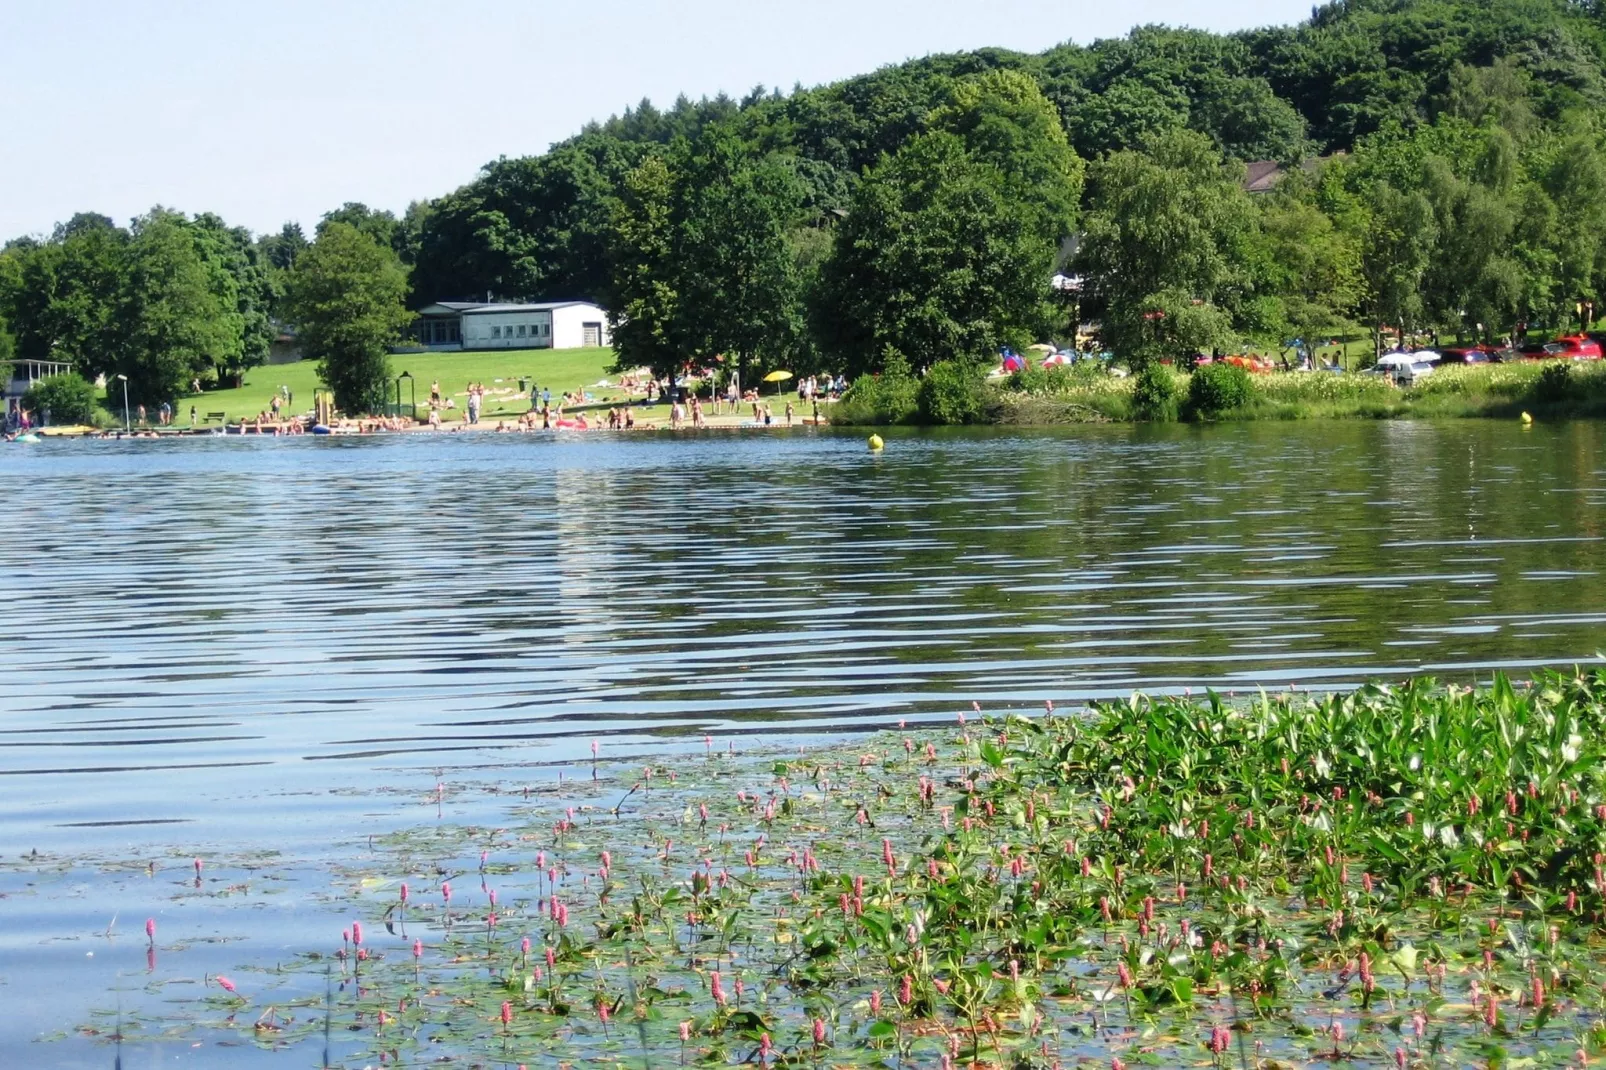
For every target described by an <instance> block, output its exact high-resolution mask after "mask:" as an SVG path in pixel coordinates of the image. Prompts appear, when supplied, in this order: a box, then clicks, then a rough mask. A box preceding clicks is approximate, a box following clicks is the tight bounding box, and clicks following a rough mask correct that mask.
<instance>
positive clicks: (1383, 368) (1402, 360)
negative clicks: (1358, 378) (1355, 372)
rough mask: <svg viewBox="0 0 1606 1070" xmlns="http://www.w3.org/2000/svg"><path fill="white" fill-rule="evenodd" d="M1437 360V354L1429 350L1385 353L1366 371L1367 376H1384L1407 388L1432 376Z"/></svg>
mask: <svg viewBox="0 0 1606 1070" xmlns="http://www.w3.org/2000/svg"><path fill="white" fill-rule="evenodd" d="M1438 360H1439V354H1438V353H1435V352H1434V351H1433V350H1431V349H1422V350H1418V351H1417V352H1415V353H1385V354H1383V355H1382V356H1381V357H1379V358H1378V359H1377V363H1376V364H1374V365H1373V366H1372V367H1371V368H1370V369H1368V371H1367V374H1369V375H1386V376H1388V377H1389V378H1391V379H1393V380H1394V381H1395V382H1396V383H1399V384H1400V385H1401V386H1407V385H1409V384H1411V383H1414V382H1416V381H1417V380H1418V379H1425V378H1427V377H1428V376H1429V375H1432V374H1433V365H1434V364H1435V363H1436V362H1437V361H1438Z"/></svg>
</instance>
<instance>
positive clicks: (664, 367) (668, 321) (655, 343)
mask: <svg viewBox="0 0 1606 1070" xmlns="http://www.w3.org/2000/svg"><path fill="white" fill-rule="evenodd" d="M674 197H675V185H674V175H673V173H672V172H671V170H670V165H669V163H668V162H667V161H666V160H665V158H664V157H663V156H662V155H653V156H649V157H647V159H645V160H644V161H642V163H641V166H639V167H637V168H636V169H635V170H634V171H632V172H630V174H629V175H627V176H625V180H624V183H623V185H622V187H621V189H620V191H619V198H618V200H617V201H616V202H615V205H614V209H613V214H612V218H611V220H610V222H611V234H610V239H609V268H610V275H611V279H610V286H609V291H610V292H609V304H610V307H611V308H612V310H613V311H612V314H611V319H612V334H613V347H614V350H615V352H616V353H617V354H618V360H617V362H616V364H617V368H618V370H620V371H627V370H631V369H634V368H640V367H646V368H651V369H652V371H653V374H654V375H655V376H660V377H661V376H667V375H672V374H673V373H674V372H675V371H676V370H677V369H678V368H679V366H680V364H681V361H682V360H683V357H682V355H681V349H682V347H681V344H680V341H679V339H678V338H677V336H676V333H675V328H676V322H677V307H678V303H679V295H678V293H677V292H676V280H677V261H676V259H675V253H674V249H675V228H674V219H673V217H672V212H673V208H674Z"/></svg>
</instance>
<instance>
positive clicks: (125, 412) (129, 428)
mask: <svg viewBox="0 0 1606 1070" xmlns="http://www.w3.org/2000/svg"><path fill="white" fill-rule="evenodd" d="M117 378H119V379H121V380H122V381H123V430H124V431H127V432H129V433H132V432H133V430H134V425H133V424H131V423H129V421H128V376H126V375H123V374H122V373H121V372H119V373H118V375H117Z"/></svg>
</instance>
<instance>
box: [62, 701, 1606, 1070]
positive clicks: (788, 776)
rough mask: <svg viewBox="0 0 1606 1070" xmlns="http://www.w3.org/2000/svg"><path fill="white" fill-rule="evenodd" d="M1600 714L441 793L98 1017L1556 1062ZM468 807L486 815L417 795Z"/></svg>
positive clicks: (705, 1053) (1586, 884) (244, 1027)
mask: <svg viewBox="0 0 1606 1070" xmlns="http://www.w3.org/2000/svg"><path fill="white" fill-rule="evenodd" d="M1603 729H1606V673H1597V674H1593V675H1583V676H1547V677H1544V678H1541V679H1538V680H1536V681H1534V682H1533V683H1532V684H1531V685H1525V686H1515V687H1514V686H1512V685H1511V684H1508V683H1507V682H1506V681H1505V680H1503V679H1496V680H1495V681H1494V682H1493V684H1492V685H1491V686H1489V687H1488V688H1486V689H1482V690H1478V691H1468V690H1457V689H1438V688H1435V687H1434V686H1433V685H1432V684H1431V683H1428V682H1418V683H1412V684H1408V685H1404V686H1402V687H1400V688H1395V689H1390V688H1380V687H1379V688H1368V689H1365V690H1362V691H1360V692H1358V693H1353V694H1348V695H1343V696H1331V697H1315V696H1306V695H1290V696H1262V697H1257V698H1255V699H1254V700H1252V701H1248V702H1244V701H1241V700H1240V701H1237V702H1234V701H1231V700H1228V699H1224V698H1221V697H1218V696H1215V695H1209V696H1206V697H1205V698H1204V699H1202V700H1195V699H1175V700H1173V699H1153V700H1151V699H1147V698H1143V697H1134V698H1133V699H1131V700H1130V701H1128V702H1124V703H1120V704H1117V705H1110V706H1102V707H1098V708H1095V709H1092V710H1090V711H1076V712H1075V713H1070V712H1055V711H1053V710H1052V708H1051V707H1049V708H1045V709H1044V710H1041V711H1033V712H1032V715H1031V716H1021V715H1015V714H1010V715H993V714H991V713H989V712H988V711H979V710H972V711H966V712H965V713H964V714H960V715H957V716H956V717H955V718H954V721H953V722H952V723H950V724H947V725H944V726H941V727H937V728H933V727H931V726H929V725H928V726H923V727H919V728H916V727H912V726H911V727H909V728H907V729H904V728H902V727H899V728H897V729H893V728H891V727H889V729H888V730H887V731H885V732H882V733H880V734H877V735H874V736H867V737H863V738H860V739H857V740H852V741H849V742H845V743H840V744H835V745H832V746H829V747H822V748H818V749H815V748H807V749H804V750H803V751H802V752H799V751H798V749H797V748H796V747H795V746H794V747H793V748H792V749H790V750H788V751H779V750H777V751H773V752H770V753H766V754H763V755H753V754H750V753H749V754H745V755H744V754H739V753H737V748H736V747H735V745H734V744H733V743H731V742H727V741H725V740H713V739H710V740H708V741H707V743H706V744H705V746H704V747H702V748H698V749H695V750H694V751H693V752H692V753H690V754H684V753H683V754H679V755H676V756H674V757H666V758H664V759H663V760H662V761H657V760H654V764H652V765H651V766H650V767H649V766H644V765H640V764H635V763H628V764H627V763H622V762H621V763H611V762H609V761H607V760H605V756H604V759H599V761H598V762H597V764H596V765H595V766H594V767H590V768H581V769H577V770H575V776H576V777H577V779H565V780H563V781H562V782H561V783H560V782H556V781H542V782H541V783H540V784H539V785H536V784H533V783H532V785H531V786H530V788H528V789H525V788H523V787H522V786H520V785H510V784H507V783H501V784H480V785H467V784H451V783H442V784H441V785H440V786H439V787H438V788H436V790H435V791H434V792H430V793H428V794H427V795H421V797H420V798H419V799H418V806H419V810H420V820H419V822H418V823H417V824H416V825H413V826H410V827H407V828H405V829H401V830H398V831H396V832H395V833H394V834H393V835H391V836H388V837H383V838H376V839H375V840H374V841H372V842H371V843H364V844H362V845H361V847H360V850H359V849H358V847H357V846H356V845H354V846H353V851H352V854H353V857H354V858H356V859H360V860H358V861H353V862H351V863H350V864H349V865H346V866H343V867H340V868H339V869H338V871H336V872H333V873H330V874H328V891H327V894H328V895H329V896H331V897H333V898H334V899H335V900H336V901H338V902H341V903H343V905H344V908H345V912H346V914H348V915H349V919H350V920H349V923H346V924H344V925H343V926H341V927H340V928H335V927H331V930H330V931H329V932H328V934H327V938H326V939H323V940H322V941H321V943H318V944H317V945H316V946H309V947H306V948H304V949H301V951H300V953H299V954H297V955H292V956H288V957H286V958H285V959H284V960H282V961H279V962H274V963H264V962H261V961H257V962H244V963H242V964H241V965H240V967H239V969H237V970H235V971H233V972H232V973H231V975H229V976H227V977H210V978H206V979H204V980H205V984H204V985H191V986H189V987H188V988H187V989H185V990H183V991H175V992H168V993H166V994H165V995H164V997H163V998H162V999H160V1000H156V1001H148V1002H147V1003H146V1004H145V1005H144V1006H143V1007H142V1009H141V1010H140V1011H139V1012H138V1013H137V1014H135V1013H128V1012H122V1013H119V1012H117V1011H116V1010H114V1009H113V1008H112V1007H110V1006H108V1008H107V1010H106V1011H105V1013H104V1014H102V1015H97V1017H96V1019H95V1020H94V1021H93V1022H92V1023H89V1024H86V1026H85V1027H84V1029H85V1031H86V1032H88V1033H92V1034H94V1035H97V1036H99V1037H100V1038H102V1039H105V1040H107V1041H108V1042H110V1041H111V1040H113V1039H114V1037H116V1036H120V1037H121V1040H122V1043H123V1044H124V1045H129V1044H135V1043H139V1042H140V1041H141V1040H142V1039H153V1038H169V1039H170V1038H173V1037H178V1036H182V1037H185V1038H188V1039H190V1040H193V1041H195V1042H201V1043H213V1044H218V1043H221V1044H228V1045H242V1044H243V1045H255V1046H259V1047H263V1048H293V1049H296V1053H294V1054H291V1055H289V1056H288V1057H287V1060H286V1065H292V1064H293V1065H296V1066H305V1065H320V1064H319V1063H318V1062H317V1060H318V1059H319V1057H320V1056H321V1058H322V1064H326V1065H331V1066H341V1067H357V1066H375V1065H388V1066H399V1067H422V1066H442V1065H457V1066H507V1067H513V1066H517V1065H519V1064H525V1065H527V1066H553V1065H575V1066H632V1067H637V1066H653V1067H668V1066H676V1065H683V1064H684V1065H693V1064H702V1065H728V1064H739V1063H747V1064H755V1065H767V1066H807V1067H870V1066H877V1067H879V1066H887V1067H896V1066H943V1067H947V1066H950V1065H951V1066H971V1065H979V1066H999V1067H1005V1066H1007V1067H1045V1068H1046V1067H1051V1066H1055V1065H1060V1066H1066V1067H1070V1066H1076V1065H1089V1066H1112V1067H1122V1066H1126V1067H1138V1066H1165V1067H1176V1066H1209V1065H1212V1064H1215V1065H1221V1066H1228V1065H1230V1066H1241V1067H1261V1068H1271V1067H1292V1066H1311V1065H1331V1064H1340V1065H1359V1066H1405V1067H1463V1066H1508V1067H1516V1066H1538V1067H1545V1066H1550V1067H1560V1066H1578V1065H1580V1064H1581V1063H1582V1062H1584V1061H1585V1060H1587V1059H1589V1058H1591V1057H1592V1056H1593V1053H1596V1052H1599V1051H1601V1050H1603V1048H1606V1029H1603V1027H1602V1025H1601V1018H1600V1015H1601V1013H1602V1010H1603V1004H1606V994H1603V987H1602V985H1603V982H1606V955H1603V947H1602V937H1603V925H1606V913H1603V908H1606V903H1603V898H1602V892H1603V887H1606V880H1603V873H1602V868H1601V867H1602V851H1603V850H1606V762H1603V759H1606V754H1603V748H1606V732H1603ZM749 746H750V745H749ZM605 749H606V748H604V750H605ZM470 791H480V792H486V793H488V794H489V795H490V796H491V797H492V800H493V802H494V804H495V806H496V807H498V808H499V810H500V812H501V813H502V814H503V819H502V820H501V821H500V822H499V823H498V824H497V825H496V826H495V827H491V826H489V825H485V826H477V827H467V826H464V825H461V824H453V823H450V822H447V821H445V820H444V819H440V820H437V819H436V818H435V814H436V812H437V811H436V807H437V804H438V803H439V801H440V800H441V799H442V798H449V797H450V796H452V795H453V794H455V793H460V792H470ZM271 864H272V863H271V860H263V861H262V862H261V865H263V866H264V867H268V868H271ZM342 929H343V930H344V931H341V930H342ZM159 938H160V934H159V933H158V934H155V935H153V937H152V943H153V948H154V946H155V945H156V944H157V943H158V942H159ZM152 958H153V972H152V973H151V975H150V976H149V977H148V978H147V982H148V986H149V988H148V990H149V991H153V992H162V991H163V978H162V976H161V974H162V970H163V968H164V967H162V966H160V965H158V964H157V963H156V962H155V954H154V950H153V953H152ZM111 1002H112V1001H111V998H110V994H108V997H107V1003H108V1004H110V1003H111ZM126 1005H127V1004H126V1003H125V1006H126ZM119 1029H120V1033H119ZM220 1054H221V1053H220Z"/></svg>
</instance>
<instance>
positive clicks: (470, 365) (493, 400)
mask: <svg viewBox="0 0 1606 1070" xmlns="http://www.w3.org/2000/svg"><path fill="white" fill-rule="evenodd" d="M613 359H614V358H613V350H612V349H606V348H604V349H557V350H554V349H515V350H497V351H494V352H486V353H397V354H393V355H392V356H391V358H390V368H391V374H392V375H400V374H401V373H402V372H407V373H409V374H411V375H412V377H413V380H414V382H413V386H414V388H415V389H416V391H417V395H418V400H419V402H420V403H422V402H426V401H428V400H429V384H430V383H431V382H432V381H434V380H439V381H440V384H441V393H442V394H443V395H445V396H447V397H455V399H456V402H457V412H458V413H461V411H462V409H463V407H464V392H465V391H466V389H467V387H468V384H469V383H471V382H478V383H484V384H485V387H486V390H487V391H488V393H487V395H486V398H485V402H486V404H485V414H486V415H492V414H497V413H504V412H506V413H519V412H523V411H525V410H526V409H527V408H529V404H528V400H527V398H528V395H527V394H524V395H521V394H519V393H518V388H519V383H518V380H519V377H520V376H521V375H522V376H528V377H529V378H531V379H532V380H533V381H534V382H536V383H538V384H540V385H541V387H543V388H544V389H550V390H551V391H552V397H553V399H554V401H556V399H557V398H558V397H559V396H560V395H561V394H562V393H563V392H564V391H566V390H577V389H579V388H580V387H582V386H583V387H591V386H592V384H594V383H596V382H597V381H599V380H601V379H608V380H610V381H612V380H617V378H618V377H617V376H615V375H613V374H612V373H611V372H609V371H608V370H607V369H608V368H609V367H610V366H612V364H613ZM316 368H317V364H316V362H315V361H310V360H303V361H300V362H299V363H296V364H273V365H264V366H262V367H260V368H253V369H251V370H250V371H249V372H246V374H245V385H244V386H243V387H240V388H239V389H229V390H208V391H206V392H204V393H201V394H190V395H186V396H185V397H183V398H182V399H180V401H179V402H178V404H177V405H176V406H174V410H175V411H174V420H173V422H174V423H175V424H177V425H180V426H187V425H188V424H189V419H190V406H192V405H193V406H194V407H195V419H196V422H197V423H199V422H201V421H202V420H204V419H205V418H206V414H207V413H209V412H224V413H227V414H228V417H227V418H228V419H229V420H237V419H240V418H241V417H252V416H255V415H256V414H257V413H259V412H262V411H264V410H266V409H267V407H268V402H269V400H270V399H271V398H272V397H273V395H274V393H275V392H276V391H277V390H278V389H279V387H280V386H281V385H283V386H288V387H289V388H290V390H291V393H292V394H293V395H294V397H295V405H294V406H293V407H292V408H291V409H290V410H289V411H291V412H309V411H311V409H312V394H313V391H314V390H316V389H318V388H319V386H320V385H321V384H319V382H318V373H317V370H316ZM500 390H511V391H512V393H510V394H499V393H497V391H500ZM594 392H595V393H598V399H599V400H606V399H608V398H611V397H613V396H616V395H617V394H618V392H617V391H614V392H608V391H601V392H597V391H594ZM402 400H403V402H404V403H405V402H407V401H409V400H411V392H410V391H409V390H408V389H407V385H406V384H405V383H404V384H403V385H402ZM121 406H122V402H121V399H118V400H117V403H116V405H115V406H111V407H115V408H116V409H117V411H118V413H119V414H120V413H121V411H122V408H121ZM454 415H456V414H454ZM154 417H155V414H154V413H152V418H153V419H154Z"/></svg>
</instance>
